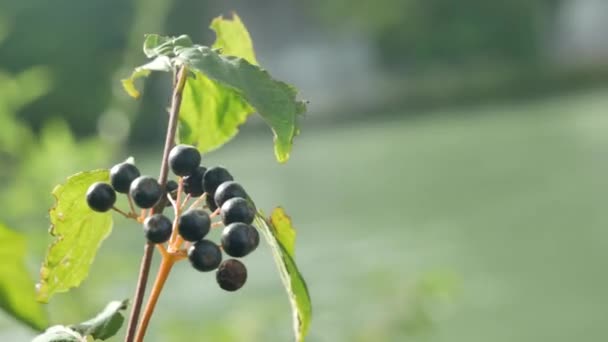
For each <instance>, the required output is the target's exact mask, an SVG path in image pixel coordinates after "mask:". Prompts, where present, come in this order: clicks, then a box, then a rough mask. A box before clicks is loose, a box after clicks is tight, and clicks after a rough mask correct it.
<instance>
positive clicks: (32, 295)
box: [0, 224, 47, 330]
mask: <svg viewBox="0 0 608 342" xmlns="http://www.w3.org/2000/svg"><path fill="white" fill-rule="evenodd" d="M25 255H26V246H25V239H24V238H23V236H21V235H20V234H18V233H15V232H14V231H11V230H9V229H8V228H7V227H5V226H4V225H2V224H0V260H2V262H0V308H2V310H4V311H6V312H7V313H8V314H10V315H11V316H13V317H15V318H16V319H18V320H19V321H21V322H23V323H25V324H27V325H28V326H30V327H32V328H34V329H36V330H42V329H44V327H46V325H47V318H46V313H45V312H44V310H42V307H41V305H40V304H39V303H37V302H36V290H35V286H34V281H33V280H32V278H31V277H30V275H29V273H28V272H27V268H26V266H25Z"/></svg>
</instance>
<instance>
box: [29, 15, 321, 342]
mask: <svg viewBox="0 0 608 342" xmlns="http://www.w3.org/2000/svg"><path fill="white" fill-rule="evenodd" d="M211 28H212V29H213V30H214V31H215V32H216V35H217V40H216V42H215V43H214V44H213V45H212V46H210V47H207V46H202V45H197V44H194V43H193V42H192V41H191V40H190V38H189V37H188V36H179V37H163V36H159V35H148V36H146V39H145V41H144V49H143V50H144V53H145V54H146V56H147V57H148V58H150V59H151V60H150V61H149V62H148V63H146V64H144V65H142V66H140V67H137V68H135V70H134V72H133V74H132V75H131V77H129V78H127V79H125V80H123V86H124V88H125V90H126V91H127V93H129V94H130V95H131V96H133V97H135V98H137V97H139V95H140V93H139V91H138V89H137V88H136V86H135V80H136V79H138V78H141V77H146V76H148V75H149V74H150V73H152V72H169V73H173V74H175V75H177V76H176V78H175V79H174V82H173V83H174V85H173V96H172V101H171V107H170V112H169V123H168V128H167V135H166V139H165V146H164V150H163V156H162V162H161V166H160V175H159V177H158V179H156V178H153V177H151V176H147V175H142V174H140V171H139V169H138V168H137V166H136V165H135V163H134V161H133V160H132V159H131V158H130V159H129V160H127V161H125V162H122V163H119V164H117V165H115V166H113V167H111V168H110V169H109V170H93V171H85V172H81V173H78V174H76V175H73V176H71V177H70V178H68V180H67V181H66V182H65V183H64V184H62V185H59V186H57V187H56V188H55V190H54V191H53V195H54V196H55V197H56V205H55V207H53V208H52V209H51V211H50V216H51V223H52V229H51V234H52V235H54V236H57V237H58V239H57V240H56V241H55V242H53V243H52V244H51V245H50V247H49V250H48V253H47V256H46V259H45V261H44V263H43V266H42V268H41V281H40V284H39V287H38V299H39V300H40V301H42V302H46V301H48V300H49V299H50V298H51V296H53V295H55V294H56V293H60V292H66V291H68V290H69V289H70V288H73V287H76V286H78V285H79V284H80V283H81V282H82V281H83V280H84V279H85V278H86V276H87V274H88V272H89V268H90V266H91V263H92V261H93V258H94V257H95V253H96V251H97V250H98V248H99V246H100V245H101V243H102V242H103V240H104V239H105V238H106V237H107V236H108V234H110V232H111V227H112V223H113V216H112V213H114V214H119V215H120V216H123V217H124V218H126V219H129V220H135V221H137V222H138V223H139V224H141V225H142V234H143V236H144V237H145V240H146V244H145V248H144V255H143V257H142V262H141V266H140V272H139V276H138V280H137V286H136V293H135V296H134V298H133V304H132V307H131V314H130V317H129V321H128V327H127V333H126V337H125V341H126V342H132V341H137V342H141V341H143V340H144V337H145V335H146V331H147V329H148V327H149V324H150V322H151V318H152V315H153V313H154V309H155V307H156V305H157V303H158V300H159V298H160V295H161V292H162V290H163V287H164V285H165V283H166V281H167V280H168V278H169V275H170V273H171V269H172V268H173V266H174V265H175V264H176V263H178V262H180V261H184V260H188V261H189V262H190V264H191V265H192V267H193V268H194V269H195V270H197V271H200V272H203V273H206V272H212V271H215V281H216V282H217V283H218V285H219V288H221V289H223V290H226V291H236V290H238V289H240V288H241V287H242V286H243V285H244V284H245V283H246V281H247V268H246V266H245V264H244V263H243V262H242V258H243V257H245V256H247V255H249V254H250V253H251V252H253V251H254V250H255V249H256V248H257V247H258V245H259V243H260V235H261V236H263V237H264V238H265V240H266V241H267V242H268V244H269V246H270V248H271V250H272V252H273V256H274V259H275V263H276V266H277V269H278V271H279V273H280V275H281V279H282V280H283V283H284V285H285V289H286V292H287V294H288V298H289V300H290V303H291V305H292V309H293V313H294V315H293V317H294V332H295V340H296V341H304V338H305V336H306V333H307V330H308V325H309V323H310V319H311V314H312V310H311V305H310V296H309V293H308V289H307V287H306V283H305V282H304V279H303V277H302V275H301V273H300V271H299V269H298V267H297V266H296V264H295V248H294V247H295V246H294V242H295V230H294V229H293V227H292V225H291V219H290V218H289V217H288V216H287V215H286V214H285V212H284V210H283V209H282V208H277V209H275V210H273V212H272V214H271V215H270V216H269V217H265V216H264V214H263V213H262V212H261V211H260V210H258V209H257V208H256V206H255V204H254V201H253V199H252V197H251V196H250V195H249V194H248V193H247V192H246V191H245V189H244V187H243V186H242V185H241V184H240V183H238V182H236V181H235V180H234V177H233V176H232V174H231V173H230V172H229V171H228V170H227V169H226V168H225V167H223V166H212V167H208V168H207V167H205V166H203V165H202V164H204V163H202V161H203V157H204V155H205V154H206V153H208V152H210V151H212V150H215V149H217V148H219V147H221V146H222V145H223V144H225V143H227V142H228V141H230V140H231V139H232V138H233V137H234V136H235V135H236V134H237V133H238V129H239V127H240V125H241V124H242V123H243V122H244V121H245V120H246V119H247V117H248V116H250V115H252V114H253V113H258V114H259V115H261V116H262V117H263V118H264V120H265V121H266V122H267V123H268V125H269V126H270V128H271V130H272V132H273V134H274V151H275V156H276V158H277V160H278V161H279V162H285V161H287V159H288V158H289V155H290V152H291V147H292V142H293V138H294V137H295V135H296V134H297V133H298V132H299V129H298V128H297V118H298V116H299V115H300V114H302V113H303V112H304V111H305V104H304V103H303V102H301V101H298V100H297V99H296V90H295V88H293V87H292V86H290V85H287V84H286V83H283V82H281V81H277V80H275V79H273V78H272V77H271V76H270V75H269V74H268V72H267V71H265V70H264V69H262V68H261V67H260V66H259V65H258V64H257V60H256V59H255V54H254V52H253V45H252V42H251V39H250V37H249V34H248V32H247V30H246V28H245V26H244V25H243V23H242V22H241V20H240V18H239V17H238V16H236V15H233V17H232V19H224V18H221V17H220V18H216V19H215V20H214V21H213V22H212V24H211ZM178 127H179V129H178ZM170 172H171V173H173V174H174V175H175V177H176V179H168V178H169V177H168V176H169V173H170ZM117 194H123V195H125V196H126V200H127V203H128V209H126V210H125V209H123V208H119V207H117V205H116V202H117V197H118V196H117ZM136 207H137V208H139V211H138V209H137V208H136ZM166 208H167V209H169V208H170V209H171V210H170V211H169V214H165V212H164V211H165V209H166ZM212 229H223V231H222V234H221V238H220V241H217V242H214V241H211V240H210V239H208V238H207V235H208V233H209V232H210V231H211V230H212ZM92 230H93V231H92ZM92 232H93V233H92ZM83 233H86V234H83ZM154 249H156V250H158V251H159V254H160V256H161V262H160V266H159V269H158V271H157V273H156V278H155V280H154V283H153V285H152V288H151V290H150V293H149V296H148V298H147V300H146V304H145V306H144V305H143V303H144V295H145V290H146V284H147V281H148V273H149V270H150V264H151V259H152V254H153V251H154ZM91 251H92V252H91ZM125 306H126V304H124V305H121V306H120V308H121V309H120V310H122V309H124V307H125ZM142 307H143V312H141V309H142ZM113 308H114V307H113ZM111 313H112V315H108V316H107V317H111V318H112V319H116V315H119V316H120V315H121V314H120V312H119V309H117V308H115V309H114V310H113V311H112V312H111ZM140 313H141V320H140V319H139V318H140ZM104 317H105V316H104ZM120 317H122V316H120ZM120 322H122V321H120ZM112 326H113V329H111V331H109V332H107V335H113V334H115V333H116V331H117V330H118V327H119V326H120V324H118V326H116V324H113V325H112ZM64 328H65V329H67V330H66V331H68V332H69V333H70V334H83V333H81V332H78V331H76V330H74V329H72V328H71V326H67V327H64ZM49 330H51V329H49ZM48 333H49V332H48V331H47V333H45V334H48ZM45 334H43V335H41V336H43V337H44V336H45ZM86 336H93V335H92V334H88V335H86ZM96 336H99V335H96ZM103 336H105V335H103ZM83 337H84V335H83ZM93 337H95V336H93ZM95 338H97V337H95ZM101 339H104V338H101ZM41 341H45V340H44V339H42V340H41Z"/></svg>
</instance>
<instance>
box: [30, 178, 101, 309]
mask: <svg viewBox="0 0 608 342" xmlns="http://www.w3.org/2000/svg"><path fill="white" fill-rule="evenodd" d="M107 181H109V171H108V170H94V171H88V172H80V173H77V174H75V175H73V176H71V177H69V178H68V179H67V181H66V182H65V183H64V184H62V185H58V186H56V187H55V189H54V190H53V195H54V196H55V199H56V205H55V207H53V208H51V210H50V211H49V215H50V218H51V229H50V234H51V235H53V236H54V237H55V241H54V242H53V243H52V244H51V246H50V247H49V250H48V252H47V255H46V258H45V260H44V263H43V265H42V268H41V269H40V284H39V287H38V296H37V299H38V301H40V302H48V300H49V299H50V298H51V296H53V295H54V294H55V293H59V292H66V291H68V290H69V289H70V288H72V287H76V286H78V285H80V283H81V282H82V281H83V280H84V279H85V278H86V277H87V275H88V273H89V268H90V267H91V264H92V263H93V260H94V258H95V255H96V254H97V250H98V249H99V247H100V245H101V243H102V242H103V240H104V239H105V238H106V237H107V236H108V235H109V234H110V232H111V230H112V214H111V213H110V212H107V213H98V212H94V211H93V210H91V209H90V208H89V207H88V205H87V202H86V200H85V195H86V192H87V189H88V188H89V186H90V185H91V184H93V183H94V182H107Z"/></svg>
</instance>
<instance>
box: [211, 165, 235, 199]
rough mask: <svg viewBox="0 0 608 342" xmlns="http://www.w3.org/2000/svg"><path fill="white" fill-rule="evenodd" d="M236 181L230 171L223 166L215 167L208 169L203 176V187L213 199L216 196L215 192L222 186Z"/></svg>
mask: <svg viewBox="0 0 608 342" xmlns="http://www.w3.org/2000/svg"><path fill="white" fill-rule="evenodd" d="M231 180H234V178H232V175H231V174H230V172H228V170H226V169H225V168H223V167H221V166H214V167H210V168H209V169H207V171H206V172H205V175H204V176H203V187H204V189H205V191H206V192H207V193H208V194H211V195H212V197H213V195H215V190H217V187H218V186H220V184H222V183H224V182H228V181H231Z"/></svg>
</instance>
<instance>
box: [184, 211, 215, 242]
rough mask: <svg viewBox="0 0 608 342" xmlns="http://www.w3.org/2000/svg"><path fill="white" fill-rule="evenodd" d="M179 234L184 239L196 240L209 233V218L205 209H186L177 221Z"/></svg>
mask: <svg viewBox="0 0 608 342" xmlns="http://www.w3.org/2000/svg"><path fill="white" fill-rule="evenodd" d="M177 228H178V230H179V235H181V236H182V237H183V238H184V240H186V241H198V240H201V239H202V238H204V237H205V235H207V233H209V229H211V219H210V218H209V215H208V214H207V212H206V211H204V210H202V209H191V210H188V211H186V212H185V213H184V214H183V215H182V216H180V217H179V220H178V221H177Z"/></svg>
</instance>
